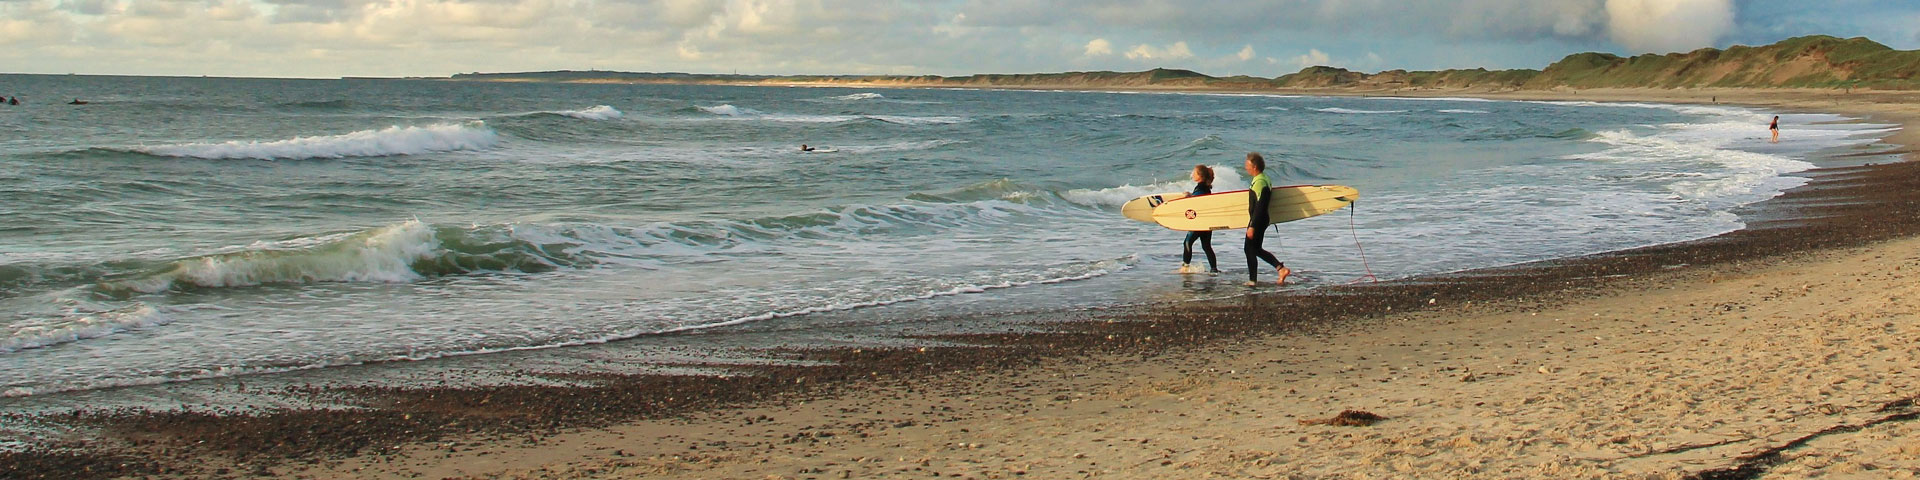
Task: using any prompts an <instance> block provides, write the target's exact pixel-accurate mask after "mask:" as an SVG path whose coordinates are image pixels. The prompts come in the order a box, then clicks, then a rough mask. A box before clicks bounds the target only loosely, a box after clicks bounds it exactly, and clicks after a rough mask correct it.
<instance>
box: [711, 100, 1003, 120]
mask: <svg viewBox="0 0 1920 480" xmlns="http://www.w3.org/2000/svg"><path fill="white" fill-rule="evenodd" d="M698 108H699V109H700V111H702V112H707V113H710V114H714V115H720V116H723V117H727V118H731V119H740V120H760V121H768V122H789V123H844V122H852V121H856V120H878V121H882V122H887V123H892V124H897V125H947V124H955V123H966V122H968V121H971V119H968V118H966V117H955V116H927V117H914V116H903V115H808V114H791V113H767V112H762V111H759V110H754V109H751V108H744V107H739V106H734V105H732V104H726V105H717V106H712V107H698Z"/></svg>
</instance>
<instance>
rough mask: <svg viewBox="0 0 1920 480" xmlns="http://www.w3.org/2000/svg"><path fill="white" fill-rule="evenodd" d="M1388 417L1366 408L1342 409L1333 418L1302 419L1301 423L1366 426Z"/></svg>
mask: <svg viewBox="0 0 1920 480" xmlns="http://www.w3.org/2000/svg"><path fill="white" fill-rule="evenodd" d="M1386 419H1387V417H1382V416H1379V415H1375V414H1374V413H1373V412H1369V411H1366V410H1342V411H1341V412H1340V414H1339V415H1334V416H1333V418H1328V419H1321V420H1301V421H1300V424H1301V425H1333V426H1338V427H1365V426H1370V425H1373V424H1375V423H1379V422H1380V421H1381V420H1386Z"/></svg>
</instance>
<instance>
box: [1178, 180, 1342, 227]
mask: <svg viewBox="0 0 1920 480" xmlns="http://www.w3.org/2000/svg"><path fill="white" fill-rule="evenodd" d="M1269 192H1271V193H1270V194H1271V195H1273V206H1272V207H1269V209H1268V210H1267V214H1268V215H1269V216H1270V217H1272V218H1273V223H1282V222H1291V221H1294V220H1299V219H1303V218H1312V217H1317V216H1320V215H1323V214H1326V213H1328V212H1332V211H1334V210H1339V209H1341V208H1345V207H1346V206H1347V205H1352V204H1353V201H1354V200H1359V199H1360V191H1359V190H1355V189H1354V188H1353V187H1348V186H1345V185H1295V186H1290V187H1273V189H1272V190H1269ZM1252 220H1253V219H1252V217H1250V216H1248V215H1247V191H1246V190H1234V191H1231V192H1220V193H1214V194H1209V195H1199V196H1192V197H1186V198H1182V199H1178V200H1168V201H1166V202H1165V203H1161V204H1160V206H1158V207H1153V221H1154V222H1157V223H1159V224H1160V226H1163V227H1167V228H1171V229H1174V230H1180V231H1186V232H1206V231H1213V230H1226V229H1230V228H1247V223H1248V222H1250V221H1252Z"/></svg>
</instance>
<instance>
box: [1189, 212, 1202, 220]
mask: <svg viewBox="0 0 1920 480" xmlns="http://www.w3.org/2000/svg"><path fill="white" fill-rule="evenodd" d="M1198 216H1200V214H1198V213H1193V210H1187V219H1188V220H1192V219H1193V218H1194V217H1198Z"/></svg>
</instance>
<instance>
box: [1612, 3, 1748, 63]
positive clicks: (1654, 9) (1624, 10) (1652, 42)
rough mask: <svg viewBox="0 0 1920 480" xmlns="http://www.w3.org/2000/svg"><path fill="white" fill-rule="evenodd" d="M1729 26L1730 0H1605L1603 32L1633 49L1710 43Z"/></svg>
mask: <svg viewBox="0 0 1920 480" xmlns="http://www.w3.org/2000/svg"><path fill="white" fill-rule="evenodd" d="M1732 29H1733V1H1732V0H1607V33H1608V34H1609V35H1610V36H1611V37H1612V38H1613V41H1614V42H1616V43H1619V44H1620V45H1621V46H1624V47H1627V48H1629V49H1632V50H1633V51H1635V52H1642V53H1645V52H1652V53H1665V52H1673V51H1686V50H1692V49H1695V48H1700V47H1706V46H1711V45H1713V42H1714V41H1716V40H1719V39H1720V37H1721V36H1722V35H1726V33H1727V32H1728V31H1730V30H1732Z"/></svg>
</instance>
